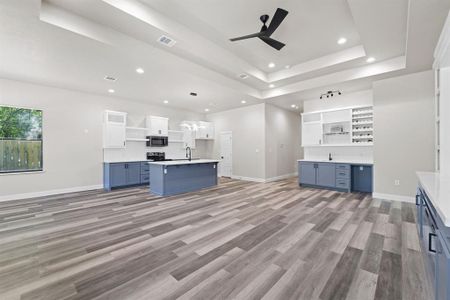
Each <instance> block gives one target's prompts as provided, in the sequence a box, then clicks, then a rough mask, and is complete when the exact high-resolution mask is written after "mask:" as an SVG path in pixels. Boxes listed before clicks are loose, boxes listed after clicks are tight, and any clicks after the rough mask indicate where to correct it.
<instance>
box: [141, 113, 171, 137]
mask: <svg viewBox="0 0 450 300" xmlns="http://www.w3.org/2000/svg"><path fill="white" fill-rule="evenodd" d="M146 126H147V128H148V135H150V136H168V135H169V119H168V118H164V117H157V116H148V117H147V118H146Z"/></svg>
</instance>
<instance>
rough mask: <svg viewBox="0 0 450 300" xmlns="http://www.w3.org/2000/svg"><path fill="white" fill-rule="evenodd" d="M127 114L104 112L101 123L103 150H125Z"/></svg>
mask: <svg viewBox="0 0 450 300" xmlns="http://www.w3.org/2000/svg"><path fill="white" fill-rule="evenodd" d="M126 122H127V113H124V112H118V111H110V110H107V111H105V114H104V121H103V148H125V145H126V143H125V141H126Z"/></svg>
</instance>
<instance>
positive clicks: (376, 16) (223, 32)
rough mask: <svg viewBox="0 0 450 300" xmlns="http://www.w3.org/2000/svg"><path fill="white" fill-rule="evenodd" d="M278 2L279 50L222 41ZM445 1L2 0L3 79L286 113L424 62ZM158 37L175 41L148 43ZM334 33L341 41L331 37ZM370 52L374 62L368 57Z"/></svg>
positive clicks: (449, 4)
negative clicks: (281, 14) (263, 106)
mask: <svg viewBox="0 0 450 300" xmlns="http://www.w3.org/2000/svg"><path fill="white" fill-rule="evenodd" d="M205 3H207V5H206V4H205ZM277 7H281V8H284V9H286V10H288V11H289V14H288V16H287V17H286V19H285V22H283V23H282V24H281V26H280V27H279V29H278V30H277V31H276V32H275V33H274V35H273V38H276V39H279V40H280V41H282V42H284V43H286V44H287V46H286V47H285V48H283V49H282V50H281V51H276V50H274V49H272V48H271V47H269V46H267V45H266V44H264V43H263V42H261V41H260V40H258V39H253V40H246V41H241V42H234V43H232V42H230V41H229V40H228V39H229V38H231V37H236V36H240V35H245V34H250V33H253V32H256V31H258V30H259V29H260V27H261V22H260V21H259V16H260V15H262V14H265V13H267V14H269V15H270V16H272V15H273V13H274V11H275V10H276V8H277ZM449 9H450V1H448V0H430V1H427V3H426V4H424V3H423V1H422V0H409V1H408V0H396V1H392V0H378V1H372V0H323V1H306V0H301V1H300V0H281V1H275V0H265V1H261V0H246V1H242V0H241V1H238V0H228V1H221V0H209V1H207V2H205V1H201V0H183V1H181V0H178V1H175V0H141V1H138V0H47V1H43V2H42V3H41V1H40V0H21V1H1V2H0V25H1V26H0V44H1V45H2V47H0V77H5V78H12V79H18V80H26V81H31V82H37V83H41V84H47V85H52V86H58V87H64V88H70V89H77V90H81V91H87V92H92V93H99V94H107V90H108V89H109V88H113V89H115V90H116V93H115V95H116V96H119V97H123V98H127V99H131V100H136V101H142V102H149V103H156V104H162V102H163V101H164V100H168V101H169V104H168V105H170V106H173V107H176V108H182V109H188V110H192V111H197V112H203V111H204V109H205V108H209V109H210V111H211V112H216V111H221V110H227V109H231V108H234V107H238V106H242V105H243V104H242V103H241V101H242V100H246V101H247V103H246V104H245V105H250V104H255V103H261V102H264V101H267V102H269V103H273V104H275V105H278V106H281V107H285V108H288V109H291V108H290V105H291V104H294V103H298V104H299V105H300V106H301V102H302V101H303V100H305V99H310V98H314V97H317V98H318V95H319V94H320V93H322V92H323V91H326V90H328V89H330V88H340V89H342V91H343V92H350V91H354V90H359V89H365V88H370V86H371V83H372V81H373V80H375V79H380V78H386V77H389V76H392V75H399V74H404V73H407V72H413V71H420V70H425V69H430V68H431V63H432V53H433V49H434V45H435V44H436V42H437V38H438V36H439V33H440V29H441V27H442V25H443V21H444V19H445V17H446V15H447V13H448V10H449ZM269 22H270V20H269ZM162 34H165V35H168V36H170V37H172V38H174V39H175V40H176V41H177V43H176V44H175V46H174V47H172V48H168V47H166V46H163V45H161V44H159V43H157V42H156V40H157V39H158V38H159V37H160V36H161V35H162ZM340 37H345V38H347V40H348V41H347V43H346V44H344V45H338V44H337V43H336V41H337V39H338V38H340ZM5 45H6V46H5ZM368 56H373V57H375V58H376V59H377V61H376V62H375V63H372V64H368V63H367V62H366V59H367V57H368ZM269 62H274V63H275V64H276V67H275V68H273V69H270V68H268V67H267V64H268V63H269ZM285 65H290V68H289V69H286V68H285ZM137 67H142V68H144V69H145V73H144V74H142V75H138V74H137V73H136V72H135V69H136V68H137ZM241 73H246V74H248V75H249V78H247V79H240V78H239V77H238V75H239V74H241ZM105 75H111V76H114V77H117V78H118V80H117V81H116V82H114V83H110V82H107V81H105V80H104V79H103V77H104V76H105ZM271 83H272V84H274V85H275V87H274V88H269V84H271ZM191 91H193V92H197V93H198V95H199V96H198V97H191V96H189V93H190V92H191Z"/></svg>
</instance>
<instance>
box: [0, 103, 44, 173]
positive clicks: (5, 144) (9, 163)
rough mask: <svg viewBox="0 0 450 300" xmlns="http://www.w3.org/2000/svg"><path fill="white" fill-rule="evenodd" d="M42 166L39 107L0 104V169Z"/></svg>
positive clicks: (20, 170) (28, 170)
mask: <svg viewBox="0 0 450 300" xmlns="http://www.w3.org/2000/svg"><path fill="white" fill-rule="evenodd" d="M42 169H43V168H42V110H36V109H27V108H18V107H8V106H0V173H12V172H31V171H42Z"/></svg>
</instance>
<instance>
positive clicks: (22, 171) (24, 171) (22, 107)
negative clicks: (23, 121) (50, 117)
mask: <svg viewBox="0 0 450 300" xmlns="http://www.w3.org/2000/svg"><path fill="white" fill-rule="evenodd" d="M0 107H10V108H17V109H28V110H38V111H40V112H41V116H42V117H41V118H42V121H41V151H40V152H41V154H40V156H41V167H40V168H39V169H29V170H9V171H2V170H0V176H2V175H14V174H33V173H42V172H45V170H44V110H43V109H41V108H35V107H27V106H18V105H13V104H5V103H0Z"/></svg>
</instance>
